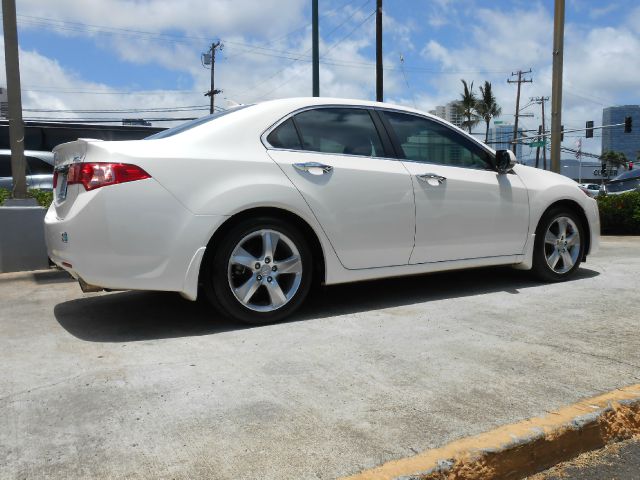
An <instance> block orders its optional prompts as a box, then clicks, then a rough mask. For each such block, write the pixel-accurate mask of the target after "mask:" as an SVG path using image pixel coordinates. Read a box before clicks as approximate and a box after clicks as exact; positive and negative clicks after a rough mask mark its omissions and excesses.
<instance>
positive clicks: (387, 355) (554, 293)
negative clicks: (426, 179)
mask: <svg viewBox="0 0 640 480" xmlns="http://www.w3.org/2000/svg"><path fill="white" fill-rule="evenodd" d="M639 271H640V238H638V237H636V238H630V237H627V238H611V237H610V238H605V239H604V240H603V245H602V249H601V252H600V253H599V254H598V255H597V256H594V257H593V258H590V259H589V262H588V263H587V264H586V265H584V268H583V269H582V270H581V271H580V274H579V275H578V277H577V278H576V279H575V280H573V281H571V282H566V283H563V284H553V285H546V284H540V283H538V282H536V281H533V280H532V279H530V277H529V276H528V275H527V273H526V272H519V271H514V270H511V269H481V270H474V271H467V272H451V273H446V274H436V275H427V276H420V277H412V278H404V279H394V280H385V281H379V282H371V283H362V284H354V285H345V286H336V287H331V288H325V289H323V290H321V291H320V292H319V293H318V294H317V295H316V296H315V298H314V299H313V300H312V301H311V302H309V303H308V304H307V306H306V308H305V309H304V311H303V312H302V313H301V314H300V315H298V316H297V317H296V318H295V319H293V320H292V321H290V322H287V323H282V324H278V325H270V326H264V327H254V328H246V327H241V326H239V325H237V324H233V323H230V322H228V321H225V320H222V319H219V318H216V317H215V316H212V315H211V314H210V313H209V311H208V310H207V308H206V307H205V306H204V305H201V304H198V303H192V302H188V301H186V300H183V299H182V298H180V297H179V296H178V295H177V294H166V293H149V292H114V293H108V294H82V293H81V292H80V289H79V287H78V286H77V285H76V284H75V283H72V282H69V281H68V280H67V279H66V278H65V277H64V276H63V275H61V274H60V273H58V272H42V273H26V274H4V275H0V301H1V308H0V356H1V357H0V358H1V360H2V368H1V369H0V478H10V479H18V478H20V479H23V478H43V477H47V478H130V479H139V478H172V479H183V478H184V479H187V478H198V477H200V478H202V477H207V478H215V479H227V478H228V479H231V478H233V479H245V478H246V479H254V478H260V479H288V478H291V479H294V478H295V479H300V478H305V479H306V478H322V479H326V478H335V477H338V476H341V475H345V474H349V473H354V472H356V471H359V470H361V469H363V468H368V467H372V466H375V465H377V464H380V463H382V462H384V461H387V460H390V459H394V458H399V457H403V456H408V455H412V454H413V453H414V452H418V451H421V450H424V449H428V448H434V447H439V446H442V445H444V444H446V443H449V442H450V441H453V440H456V439H459V438H461V437H465V436H468V435H473V434H477V433H480V432H483V431H486V430H490V429H492V428H495V427H497V426H499V425H502V424H505V423H513V422H516V421H519V420H522V419H525V418H528V417H531V416H538V415H542V414H544V413H546V412H548V411H551V410H555V409H558V408H560V407H561V406H563V405H566V404H570V403H573V402H576V401H577V400H579V399H581V398H584V397H591V396H594V395H596V394H599V393H602V392H605V391H608V390H612V389H615V388H617V387H621V386H624V385H628V384H633V383H638V381H639V380H640V338H639V333H638V332H639V330H638V326H639V322H640V304H639V302H638V293H639V292H640V275H638V272H639Z"/></svg>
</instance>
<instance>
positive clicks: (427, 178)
mask: <svg viewBox="0 0 640 480" xmlns="http://www.w3.org/2000/svg"><path fill="white" fill-rule="evenodd" d="M416 177H418V180H421V181H423V182H425V183H428V184H429V185H434V183H435V182H438V185H442V184H443V183H444V182H446V181H447V177H443V176H442V175H436V174H435V173H423V174H421V175H416Z"/></svg>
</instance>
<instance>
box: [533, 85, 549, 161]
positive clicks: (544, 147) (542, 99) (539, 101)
mask: <svg viewBox="0 0 640 480" xmlns="http://www.w3.org/2000/svg"><path fill="white" fill-rule="evenodd" d="M530 100H531V101H532V102H533V103H537V104H538V105H541V106H542V125H541V129H542V132H538V133H542V137H541V138H540V139H539V141H541V142H542V159H543V161H542V162H543V163H542V165H543V167H544V169H545V170H546V169H547V145H546V143H547V137H546V136H545V135H546V134H547V130H546V127H545V120H544V104H545V102H548V101H549V97H531V98H530ZM537 152H538V151H536V167H537V166H538V160H537V155H538V153H537Z"/></svg>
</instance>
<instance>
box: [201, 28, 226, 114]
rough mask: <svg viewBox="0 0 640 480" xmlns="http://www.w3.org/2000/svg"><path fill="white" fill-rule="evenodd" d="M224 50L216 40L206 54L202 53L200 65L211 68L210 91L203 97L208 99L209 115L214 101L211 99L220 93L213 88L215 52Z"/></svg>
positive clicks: (220, 91)
mask: <svg viewBox="0 0 640 480" xmlns="http://www.w3.org/2000/svg"><path fill="white" fill-rule="evenodd" d="M223 48H224V45H222V44H221V43H220V40H218V41H217V42H215V43H212V44H211V48H210V49H209V52H208V53H203V54H202V64H203V65H204V66H205V67H206V66H207V65H210V67H209V68H211V90H209V91H208V92H206V93H205V94H204V96H205V97H209V113H210V114H211V113H213V107H214V101H213V97H215V96H216V95H217V94H219V93H222V90H216V89H215V88H214V84H215V78H214V77H215V65H216V50H218V49H220V50H222V49H223Z"/></svg>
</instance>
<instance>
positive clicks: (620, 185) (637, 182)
mask: <svg viewBox="0 0 640 480" xmlns="http://www.w3.org/2000/svg"><path fill="white" fill-rule="evenodd" d="M634 188H640V177H638V178H628V179H623V180H620V181H617V182H612V183H610V184H609V185H607V191H609V192H624V191H626V190H633V189H634Z"/></svg>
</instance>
